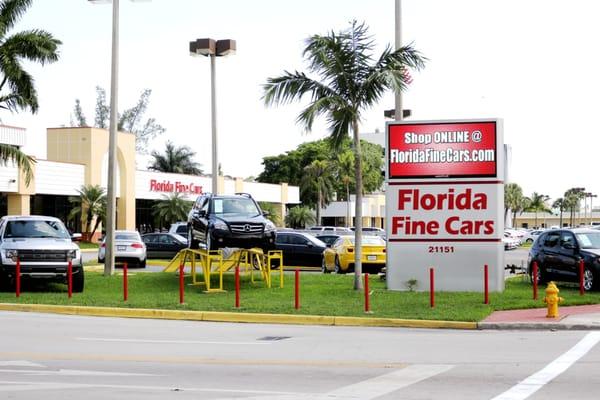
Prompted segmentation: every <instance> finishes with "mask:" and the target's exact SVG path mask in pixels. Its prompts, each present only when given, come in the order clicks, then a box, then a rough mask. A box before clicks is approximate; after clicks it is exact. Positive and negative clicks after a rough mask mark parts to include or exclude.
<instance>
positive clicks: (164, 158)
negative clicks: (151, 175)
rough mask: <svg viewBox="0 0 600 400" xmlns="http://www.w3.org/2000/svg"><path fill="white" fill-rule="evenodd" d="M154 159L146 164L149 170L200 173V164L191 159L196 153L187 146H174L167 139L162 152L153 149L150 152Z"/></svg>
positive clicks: (189, 173) (188, 173)
mask: <svg viewBox="0 0 600 400" xmlns="http://www.w3.org/2000/svg"><path fill="white" fill-rule="evenodd" d="M150 155H151V156H152V157H153V158H154V160H152V162H151V164H150V165H149V166H148V169H149V170H151V171H159V172H174V173H178V174H186V175H200V174H202V170H201V169H200V166H201V165H200V164H199V163H197V162H195V161H194V160H193V158H194V156H195V155H196V153H195V152H194V151H192V149H190V148H189V147H188V146H180V147H175V145H174V144H173V143H172V142H171V141H168V142H167V145H166V148H165V152H164V154H161V153H159V152H157V151H153V152H152V153H151V154H150Z"/></svg>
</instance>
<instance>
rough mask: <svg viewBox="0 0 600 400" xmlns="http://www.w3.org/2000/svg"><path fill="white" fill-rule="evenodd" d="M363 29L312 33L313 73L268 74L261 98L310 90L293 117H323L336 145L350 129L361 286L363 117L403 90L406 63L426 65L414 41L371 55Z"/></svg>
mask: <svg viewBox="0 0 600 400" xmlns="http://www.w3.org/2000/svg"><path fill="white" fill-rule="evenodd" d="M367 30H368V29H367V27H366V25H365V24H357V23H356V22H353V23H352V26H351V28H350V29H349V30H348V31H345V32H339V33H335V32H330V33H329V34H327V35H324V36H323V35H314V36H312V37H310V38H309V39H308V40H307V43H306V48H305V49H304V52H303V56H304V57H305V58H306V59H307V61H308V63H309V71H310V72H311V73H314V74H315V75H316V78H315V79H313V78H310V77H309V76H307V75H306V74H305V73H303V72H297V71H296V72H294V73H291V72H287V71H286V72H284V74H283V75H282V76H278V77H275V78H269V79H268V80H267V83H266V84H265V85H264V86H263V89H264V94H263V99H264V101H265V104H266V105H268V106H270V105H274V104H285V103H290V102H292V101H294V100H301V99H302V98H303V97H304V95H308V96H309V97H310V99H311V101H310V103H309V105H308V106H307V107H306V108H305V109H304V110H303V111H302V112H301V113H300V115H298V118H297V122H299V123H300V124H302V125H304V128H305V129H306V130H307V131H310V130H311V128H312V125H313V122H314V120H315V118H316V117H319V116H325V118H326V120H327V123H328V125H329V130H330V137H331V139H332V142H333V144H334V145H336V146H339V145H340V144H341V143H342V141H343V140H344V139H345V138H347V137H348V135H349V133H350V132H352V136H353V143H354V160H355V164H354V168H355V171H356V211H355V215H356V223H355V225H356V230H355V239H354V240H355V249H356V250H355V269H354V272H355V275H354V288H355V289H361V288H362V281H361V274H362V265H361V257H362V249H361V245H362V194H363V193H362V192H363V180H362V154H361V147H360V139H359V123H360V121H361V116H362V114H363V112H364V111H365V110H366V109H368V108H371V107H373V106H374V105H375V104H377V102H378V101H379V100H380V99H381V97H382V95H383V94H384V92H385V91H386V90H388V89H392V90H393V91H394V92H396V93H398V92H400V91H402V90H404V89H405V87H406V80H407V78H408V77H407V74H406V71H407V68H409V67H410V68H417V69H420V68H421V67H423V65H424V64H423V63H424V59H423V58H422V57H421V55H420V54H419V53H418V52H417V51H416V50H415V49H414V48H413V47H412V46H404V47H401V48H399V49H398V50H395V51H393V50H392V49H391V48H390V47H389V46H388V47H387V48H386V49H385V50H384V52H383V53H382V54H381V55H380V56H379V58H378V59H377V60H374V58H373V55H372V53H373V48H374V42H373V40H372V39H371V37H369V36H368V34H367Z"/></svg>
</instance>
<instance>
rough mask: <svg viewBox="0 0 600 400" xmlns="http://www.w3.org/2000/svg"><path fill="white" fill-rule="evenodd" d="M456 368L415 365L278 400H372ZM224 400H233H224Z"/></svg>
mask: <svg viewBox="0 0 600 400" xmlns="http://www.w3.org/2000/svg"><path fill="white" fill-rule="evenodd" d="M452 368H454V365H445V364H430V365H425V364H415V365H410V366H408V367H406V368H402V369H399V370H397V371H394V372H391V373H389V374H384V375H379V376H376V377H375V378H371V379H367V380H364V381H362V382H359V383H354V384H352V385H348V386H344V387H341V388H338V389H335V390H332V391H329V392H327V393H321V394H315V393H301V394H300V393H295V394H290V395H287V396H283V397H277V399H278V400H343V399H345V400H357V399H358V400H372V399H376V398H378V397H381V396H385V395H386V394H389V393H392V392H394V391H396V390H399V389H402V388H404V387H407V386H410V385H413V384H415V383H418V382H421V381H423V380H425V379H429V378H431V377H433V376H436V375H438V374H441V373H444V372H446V371H448V370H450V369H452ZM268 399H271V398H270V397H264V396H260V397H249V398H244V400H268ZM222 400H233V398H230V399H222Z"/></svg>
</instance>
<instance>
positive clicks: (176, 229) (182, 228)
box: [169, 222, 188, 237]
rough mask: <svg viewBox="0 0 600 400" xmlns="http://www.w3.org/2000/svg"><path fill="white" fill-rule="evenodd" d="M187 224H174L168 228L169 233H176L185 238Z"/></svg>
mask: <svg viewBox="0 0 600 400" xmlns="http://www.w3.org/2000/svg"><path fill="white" fill-rule="evenodd" d="M187 231H188V224H187V222H175V223H173V224H171V226H170V227H169V233H176V234H178V235H181V236H183V237H186V236H187Z"/></svg>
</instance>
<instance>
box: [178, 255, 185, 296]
mask: <svg viewBox="0 0 600 400" xmlns="http://www.w3.org/2000/svg"><path fill="white" fill-rule="evenodd" d="M183 270H184V266H183V263H179V304H183V289H184V286H183Z"/></svg>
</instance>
